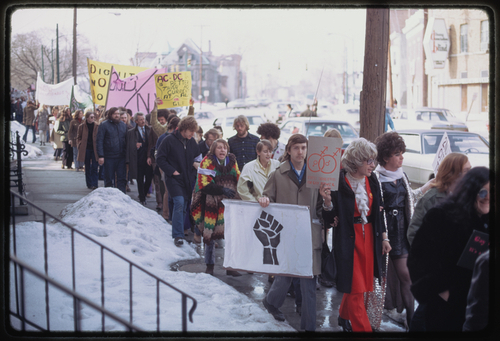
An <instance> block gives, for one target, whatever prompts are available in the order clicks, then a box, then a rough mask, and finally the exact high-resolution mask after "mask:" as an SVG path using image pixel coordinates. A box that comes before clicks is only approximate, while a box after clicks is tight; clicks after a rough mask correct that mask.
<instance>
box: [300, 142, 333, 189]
mask: <svg viewBox="0 0 500 341" xmlns="http://www.w3.org/2000/svg"><path fill="white" fill-rule="evenodd" d="M341 151H342V139H340V138H332V137H322V136H310V137H309V143H308V147H307V178H306V186H307V187H308V188H319V187H320V185H321V183H325V184H326V185H327V186H328V187H330V189H331V190H332V191H335V190H336V189H337V188H338V184H339V170H340V156H341Z"/></svg>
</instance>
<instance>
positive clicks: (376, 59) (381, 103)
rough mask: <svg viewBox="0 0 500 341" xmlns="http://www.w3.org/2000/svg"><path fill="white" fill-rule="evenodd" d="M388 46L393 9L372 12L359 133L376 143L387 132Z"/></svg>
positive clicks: (369, 13)
mask: <svg viewBox="0 0 500 341" xmlns="http://www.w3.org/2000/svg"><path fill="white" fill-rule="evenodd" d="M388 44H389V8H368V9H367V10H366V35H365V58H364V66H363V90H362V91H361V105H360V113H359V114H360V130H359V132H360V136H361V137H364V138H365V139H367V140H369V141H372V142H373V141H375V139H376V138H377V136H379V135H381V134H382V133H383V132H384V125H385V98H386V88H387V60H388V58H387V52H388Z"/></svg>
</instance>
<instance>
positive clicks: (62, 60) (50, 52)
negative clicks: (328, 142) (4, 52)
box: [10, 31, 91, 89]
mask: <svg viewBox="0 0 500 341" xmlns="http://www.w3.org/2000/svg"><path fill="white" fill-rule="evenodd" d="M47 36H54V44H53V45H54V46H51V43H50V42H49V43H47ZM68 38H71V36H70V35H69V36H68V35H61V36H59V77H60V80H61V81H64V80H66V79H68V78H70V77H72V74H73V72H72V70H73V65H72V58H73V57H72V56H73V51H72V42H71V39H68ZM78 39H79V40H78V52H77V78H81V77H83V78H88V71H87V60H86V58H87V57H89V58H91V56H90V51H91V49H90V47H89V44H88V40H87V39H86V38H85V37H83V36H80V35H79V37H78ZM11 42H12V43H11V50H10V58H11V60H10V83H11V86H12V87H14V88H18V89H26V88H27V87H28V86H29V85H31V84H35V83H36V77H37V72H40V73H41V72H42V46H43V69H44V73H45V82H46V83H49V84H53V83H55V82H57V81H56V79H57V73H56V72H57V67H56V62H57V61H56V51H55V32H54V34H52V32H50V33H48V34H47V32H40V31H33V32H29V33H24V34H16V35H14V36H12V40H11ZM52 67H53V68H54V77H52Z"/></svg>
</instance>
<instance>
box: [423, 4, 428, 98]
mask: <svg viewBox="0 0 500 341" xmlns="http://www.w3.org/2000/svg"><path fill="white" fill-rule="evenodd" d="M428 20H429V10H428V9H427V8H424V29H423V30H422V40H423V39H424V38H423V36H424V34H425V30H426V29H427V21H428ZM422 71H423V72H422V106H423V107H427V106H428V102H427V98H428V83H427V80H428V77H427V73H426V72H425V53H422Z"/></svg>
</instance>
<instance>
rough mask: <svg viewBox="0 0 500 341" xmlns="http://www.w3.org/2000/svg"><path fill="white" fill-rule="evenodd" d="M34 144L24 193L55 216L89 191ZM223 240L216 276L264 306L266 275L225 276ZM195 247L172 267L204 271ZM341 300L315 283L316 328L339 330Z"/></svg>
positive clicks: (397, 326) (286, 308)
mask: <svg viewBox="0 0 500 341" xmlns="http://www.w3.org/2000/svg"><path fill="white" fill-rule="evenodd" d="M34 146H36V147H38V148H40V149H41V150H42V151H43V152H44V156H43V157H42V158H40V159H26V160H23V173H24V182H25V188H26V197H27V199H28V200H30V201H32V202H33V203H34V204H35V205H37V206H39V207H41V208H43V209H45V210H46V211H47V212H49V213H50V214H52V215H54V216H58V215H59V213H60V212H61V210H62V209H63V208H64V207H65V206H66V205H68V204H72V203H74V202H76V201H78V200H79V199H81V198H82V197H84V196H86V195H87V194H89V193H90V192H91V190H90V189H88V188H87V187H86V185H85V175H84V172H76V171H74V170H67V169H66V170H63V169H61V161H57V162H56V161H54V158H53V157H52V154H53V148H52V147H51V146H48V145H47V146H44V147H40V146H39V145H38V144H34ZM102 186H104V182H103V181H99V187H102ZM129 187H130V189H131V191H130V192H128V193H127V195H129V196H130V197H131V198H132V199H133V200H137V201H138V194H137V193H138V192H137V186H136V185H135V184H134V185H131V184H129ZM13 189H14V188H13ZM14 190H15V189H14ZM17 204H18V203H17V201H16V205H17ZM146 207H148V208H150V209H152V210H155V208H156V201H155V196H154V194H151V198H148V199H147V205H146ZM42 217H43V216H42V214H41V213H40V212H39V211H37V210H34V209H32V208H29V210H28V215H19V216H16V222H22V221H42ZM186 239H187V241H192V234H190V235H188V236H187V237H186ZM223 243H224V242H223V241H219V247H218V248H216V250H215V254H216V263H215V271H214V275H215V277H217V278H218V279H220V280H221V281H223V282H225V283H227V284H228V285H230V286H232V287H233V288H235V289H236V290H237V291H239V292H241V293H243V294H244V295H246V296H248V297H249V298H250V299H251V300H253V301H254V302H256V303H258V304H259V305H260V306H261V307H262V308H263V309H265V308H264V306H263V305H262V300H263V298H264V297H265V295H266V293H267V292H268V290H269V288H270V286H271V283H270V282H269V281H268V275H267V274H259V273H254V274H252V275H251V274H248V273H244V272H241V274H242V276H240V277H232V276H227V275H226V272H225V270H224V269H223V267H222V264H223V261H224V249H223ZM197 250H198V253H199V254H200V256H201V257H200V258H198V259H194V260H188V261H182V262H178V263H174V264H171V268H172V269H173V270H177V271H186V272H193V273H198V272H204V271H205V263H204V259H203V253H204V250H203V245H199V246H198V247H197ZM341 300H342V294H341V293H339V292H338V291H337V290H336V289H335V287H332V288H326V287H324V286H321V285H318V290H317V291H316V314H317V319H316V326H317V327H316V331H317V332H341V328H340V327H339V326H338V324H337V318H338V309H339V306H340V302H341ZM280 309H281V311H282V312H283V313H284V314H285V317H286V321H287V322H288V323H289V324H290V326H292V327H293V328H295V329H296V330H300V316H299V314H298V313H296V312H295V300H294V298H292V297H287V298H286V299H285V302H284V304H283V306H282V307H281V308H280ZM269 318H273V317H272V315H269ZM403 319H404V314H398V313H394V312H390V311H385V312H384V315H383V321H382V326H381V331H382V332H403V331H404V329H403V324H402V321H403ZM402 335H404V334H402Z"/></svg>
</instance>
